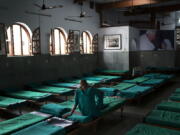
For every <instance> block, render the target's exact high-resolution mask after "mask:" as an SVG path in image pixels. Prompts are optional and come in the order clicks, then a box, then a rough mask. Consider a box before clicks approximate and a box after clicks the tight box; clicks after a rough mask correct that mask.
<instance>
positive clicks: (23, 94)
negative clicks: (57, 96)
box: [6, 90, 51, 100]
mask: <svg viewBox="0 0 180 135" xmlns="http://www.w3.org/2000/svg"><path fill="white" fill-rule="evenodd" d="M6 94H7V95H8V96H12V97H15V98H22V99H28V100H40V99H44V98H48V97H50V96H51V94H49V93H41V92H34V91H27V90H19V91H13V92H9V93H6Z"/></svg>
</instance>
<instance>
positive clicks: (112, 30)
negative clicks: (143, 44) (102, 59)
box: [99, 26, 129, 52]
mask: <svg viewBox="0 0 180 135" xmlns="http://www.w3.org/2000/svg"><path fill="white" fill-rule="evenodd" d="M113 34H121V36H122V49H121V50H104V35H113ZM99 51H100V52H102V51H120V52H122V51H129V26H122V27H109V28H101V29H100V33H99Z"/></svg>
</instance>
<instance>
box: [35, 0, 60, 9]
mask: <svg viewBox="0 0 180 135" xmlns="http://www.w3.org/2000/svg"><path fill="white" fill-rule="evenodd" d="M34 6H36V7H38V8H40V9H41V10H46V9H54V8H62V7H63V5H56V6H46V4H45V0H43V4H42V5H39V4H36V3H35V4H34Z"/></svg>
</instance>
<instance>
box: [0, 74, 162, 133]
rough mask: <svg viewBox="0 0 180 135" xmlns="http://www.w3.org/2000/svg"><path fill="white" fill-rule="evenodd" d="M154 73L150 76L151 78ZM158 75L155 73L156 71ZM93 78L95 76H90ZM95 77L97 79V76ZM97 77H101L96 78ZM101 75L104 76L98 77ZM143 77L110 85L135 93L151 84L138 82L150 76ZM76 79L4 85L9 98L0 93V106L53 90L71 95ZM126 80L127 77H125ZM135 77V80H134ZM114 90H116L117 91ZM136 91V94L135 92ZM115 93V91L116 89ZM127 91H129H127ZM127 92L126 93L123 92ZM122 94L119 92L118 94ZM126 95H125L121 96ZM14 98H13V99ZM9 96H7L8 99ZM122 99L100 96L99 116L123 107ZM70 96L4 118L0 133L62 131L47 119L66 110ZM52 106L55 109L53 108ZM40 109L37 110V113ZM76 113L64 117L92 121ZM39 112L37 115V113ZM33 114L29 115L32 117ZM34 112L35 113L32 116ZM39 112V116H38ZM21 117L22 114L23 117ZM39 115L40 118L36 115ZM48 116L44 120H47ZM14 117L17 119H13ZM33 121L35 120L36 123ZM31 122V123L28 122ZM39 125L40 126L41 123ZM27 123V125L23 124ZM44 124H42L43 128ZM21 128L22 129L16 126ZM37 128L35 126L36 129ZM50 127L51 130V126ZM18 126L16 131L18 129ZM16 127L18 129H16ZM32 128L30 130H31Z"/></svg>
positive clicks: (37, 97)
mask: <svg viewBox="0 0 180 135" xmlns="http://www.w3.org/2000/svg"><path fill="white" fill-rule="evenodd" d="M154 76H155V75H153V77H152V79H154ZM158 76H159V75H158ZM93 78H96V79H94V80H93ZM97 78H98V79H97ZM99 78H101V79H99ZM102 78H104V79H102ZM83 79H87V81H88V83H90V84H96V83H97V84H98V83H102V82H103V83H104V82H105V81H112V80H116V79H117V80H118V79H121V76H107V75H106V76H104V75H103V76H102V75H97V76H93V77H92V76H91V77H84V78H83ZM150 79H151V78H150V77H149V79H145V77H144V76H143V77H140V78H136V79H133V80H132V82H126V81H124V82H123V83H118V84H116V85H115V86H113V87H112V88H113V89H114V88H115V89H116V91H124V92H125V93H130V94H131V93H136V94H132V95H133V96H130V97H134V95H135V96H137V95H139V92H142V91H145V90H148V89H151V88H153V87H152V86H144V85H142V86H141V85H140V86H139V82H140V83H142V82H145V81H148V80H150ZM79 81H80V79H73V80H72V79H67V80H66V81H64V82H55V81H47V82H46V83H44V84H43V85H42V84H41V85H38V84H29V85H27V87H26V89H23V90H18V89H6V90H5V96H10V98H9V97H8V98H9V99H6V98H7V97H3V96H2V97H0V107H4V108H6V107H7V108H8V107H10V106H13V105H15V104H16V105H21V104H22V103H24V102H26V100H35V101H44V100H47V99H48V98H50V97H51V96H52V95H53V94H59V95H66V96H67V95H72V93H74V90H73V89H74V88H77V87H78V83H79ZM128 81H129V80H128ZM137 81H138V82H137ZM137 84H138V85H137ZM105 88H106V87H104V88H103V87H102V88H99V89H101V90H103V91H104V90H105ZM32 90H33V91H32ZM106 90H107V91H106ZM106 90H105V91H104V93H105V94H107V93H109V88H106ZM110 93H111V92H110ZM117 93H118V92H117ZM120 93H121V94H120V95H119V96H122V93H123V92H120ZM137 93H138V94H137ZM118 94H119V93H118ZM130 94H129V95H130ZM127 95H128V94H127ZM122 97H123V96H122ZM124 97H126V96H124ZM16 98H17V99H16ZM10 99H11V100H10ZM125 101H126V99H123V98H112V97H106V98H105V99H104V103H105V106H106V107H105V108H104V109H103V110H102V116H103V115H105V114H106V113H108V112H111V111H113V110H114V109H118V108H121V107H123V105H124V103H125ZM73 104H74V103H73V100H68V101H66V102H63V103H59V104H45V105H43V106H42V107H41V109H40V110H39V112H38V113H33V114H32V113H28V114H24V115H21V116H19V117H16V118H14V119H10V120H6V121H3V122H0V135H1V134H2V135H3V134H11V133H12V134H17V135H18V134H19V135H21V134H26V135H31V134H44V133H46V134H47V135H51V134H53V135H54V134H56V133H57V134H59V133H60V134H62V135H63V134H65V133H66V132H67V131H66V128H64V127H61V126H58V127H57V125H58V124H57V123H56V124H55V125H52V123H49V122H48V121H49V119H54V117H61V116H62V114H64V113H66V112H68V111H70V108H71V107H72V105H73ZM54 108H56V109H54ZM40 112H41V113H40ZM76 112H77V113H75V114H74V115H72V116H71V117H69V118H68V119H69V120H71V121H73V122H75V123H76V122H77V123H86V122H90V121H92V120H91V119H90V118H88V117H86V116H82V115H80V114H79V112H78V110H76ZM39 114H40V116H39ZM47 114H49V115H48V117H45V118H44V116H47ZM32 115H33V117H32ZM34 115H35V117H34ZM42 116H43V117H42ZM24 117H25V118H24ZM37 117H40V118H37ZM47 120H48V121H47ZM16 121H18V122H16ZM36 123H37V124H36ZM31 125H33V126H31ZM42 125H43V126H42ZM25 127H27V128H25ZM43 127H45V128H43ZM48 128H51V132H48V131H49V130H48V131H46V129H48ZM20 129H22V130H20ZM36 129H38V130H36ZM53 129H54V130H53ZM18 130H20V131H18ZM16 131H18V132H16ZM32 131H33V132H32Z"/></svg>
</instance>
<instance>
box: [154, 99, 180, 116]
mask: <svg viewBox="0 0 180 135" xmlns="http://www.w3.org/2000/svg"><path fill="white" fill-rule="evenodd" d="M156 107H157V109H158V110H167V111H172V112H179V113H180V103H179V102H171V101H165V102H161V103H160V104H158V105H157V106H156Z"/></svg>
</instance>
